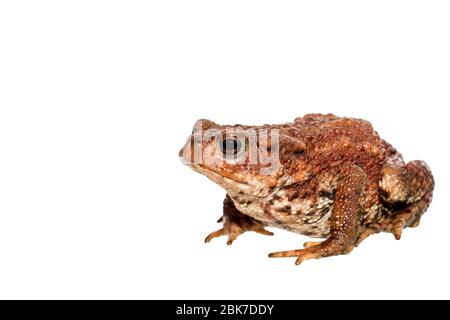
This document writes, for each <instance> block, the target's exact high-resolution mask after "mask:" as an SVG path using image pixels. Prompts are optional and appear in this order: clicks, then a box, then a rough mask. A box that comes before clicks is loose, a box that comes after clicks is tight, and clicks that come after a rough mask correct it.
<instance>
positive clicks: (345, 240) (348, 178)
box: [269, 165, 366, 265]
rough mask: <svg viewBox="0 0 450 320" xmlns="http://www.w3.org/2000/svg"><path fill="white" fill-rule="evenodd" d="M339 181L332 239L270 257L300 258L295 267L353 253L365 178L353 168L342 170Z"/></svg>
mask: <svg viewBox="0 0 450 320" xmlns="http://www.w3.org/2000/svg"><path fill="white" fill-rule="evenodd" d="M339 175H340V179H339V182H338V186H337V189H336V197H335V202H334V204H333V208H332V212H331V217H330V236H329V238H328V239H326V240H325V241H323V242H318V243H311V242H309V243H306V244H305V249H299V250H290V251H282V252H275V253H271V254H269V257H297V261H296V264H297V265H298V264H300V263H302V261H304V260H308V259H319V258H323V257H329V256H334V255H339V254H346V253H349V252H350V251H352V249H353V247H354V244H355V240H356V237H357V235H358V232H359V227H360V221H361V217H362V207H361V200H362V193H363V191H364V189H365V186H366V175H365V173H364V172H363V170H362V169H361V168H359V167H357V166H354V165H345V166H343V167H342V168H340V172H339Z"/></svg>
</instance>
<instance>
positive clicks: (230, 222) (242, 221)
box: [205, 195, 273, 245]
mask: <svg viewBox="0 0 450 320" xmlns="http://www.w3.org/2000/svg"><path fill="white" fill-rule="evenodd" d="M217 222H219V223H220V222H223V227H222V228H221V229H219V230H217V231H214V232H211V233H210V234H209V235H208V236H207V237H206V239H205V242H210V241H211V240H212V239H214V238H216V237H220V236H226V235H228V240H227V244H228V245H231V244H232V243H233V241H234V240H236V238H237V237H238V236H239V235H241V234H242V233H244V232H246V231H254V232H258V233H261V234H264V235H267V236H272V235H273V233H272V232H270V231H267V230H266V229H264V225H263V224H262V223H261V222H258V221H256V220H255V219H253V218H252V217H249V216H247V215H245V214H242V213H240V212H239V210H238V209H237V208H236V207H235V206H234V203H233V200H231V198H230V196H229V195H227V196H226V198H225V200H224V201H223V216H222V218H220V219H219V221H217Z"/></svg>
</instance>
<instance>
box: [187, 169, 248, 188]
mask: <svg viewBox="0 0 450 320" xmlns="http://www.w3.org/2000/svg"><path fill="white" fill-rule="evenodd" d="M192 169H194V170H195V171H197V172H199V173H201V174H203V175H205V176H207V177H209V178H210V179H211V180H213V181H216V182H225V183H231V184H239V185H243V186H248V185H249V184H248V182H246V181H244V180H243V179H239V178H237V177H234V176H233V177H232V176H230V175H228V176H225V175H223V174H222V173H221V172H220V171H218V170H216V169H214V168H208V167H206V166H204V165H203V166H202V165H198V164H194V165H192Z"/></svg>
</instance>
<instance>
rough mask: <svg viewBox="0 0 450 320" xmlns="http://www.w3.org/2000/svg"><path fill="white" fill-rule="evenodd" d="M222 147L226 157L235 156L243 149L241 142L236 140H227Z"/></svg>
mask: <svg viewBox="0 0 450 320" xmlns="http://www.w3.org/2000/svg"><path fill="white" fill-rule="evenodd" d="M220 146H221V149H222V152H223V154H224V155H235V154H238V153H239V152H240V151H241V149H242V143H241V141H239V140H238V139H236V138H229V139H225V140H223V141H222V144H221V145H220Z"/></svg>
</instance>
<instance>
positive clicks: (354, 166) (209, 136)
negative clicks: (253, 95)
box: [179, 114, 434, 264]
mask: <svg viewBox="0 0 450 320" xmlns="http://www.w3.org/2000/svg"><path fill="white" fill-rule="evenodd" d="M179 156H180V157H181V160H182V161H183V163H185V164H186V165H188V166H189V167H191V168H192V169H193V170H195V171H197V172H199V173H201V174H203V175H205V176H206V177H208V178H209V179H210V180H212V181H214V182H215V183H216V184H218V185H219V186H221V187H222V188H223V189H225V191H226V197H225V200H224V203H223V216H222V217H221V218H220V219H219V221H218V222H219V223H223V227H222V228H221V229H219V230H217V231H214V232H212V233H211V234H209V235H208V236H207V237H206V239H205V242H209V241H210V240H211V239H213V238H216V237H219V236H227V238H228V240H227V244H228V245H230V244H231V243H232V242H233V241H234V240H235V239H236V238H237V237H238V236H239V235H240V234H242V233H244V232H246V231H254V232H257V233H260V234H263V235H273V233H272V232H270V231H268V230H266V227H277V228H282V229H285V230H288V231H292V232H296V233H299V234H302V235H306V236H309V237H312V238H323V239H324V240H323V241H314V242H313V241H310V242H306V243H305V244H304V245H303V248H302V249H295V250H289V251H281V252H275V253H271V254H269V257H295V258H296V264H300V263H301V262H302V261H304V260H308V259H319V258H323V257H329V256H334V255H340V254H347V253H349V252H351V251H352V250H353V248H355V247H357V246H358V245H359V244H360V243H361V242H362V241H363V240H364V239H366V238H367V237H368V236H370V235H372V234H375V233H379V232H389V233H392V234H393V235H394V237H395V239H397V240H398V239H400V237H401V235H402V231H403V230H404V229H405V228H407V227H411V228H414V227H417V226H418V225H419V223H420V219H421V216H422V214H423V213H424V212H425V211H426V210H427V208H428V206H429V204H430V202H431V200H432V195H433V188H434V180H433V176H432V173H431V171H430V169H429V167H428V166H427V164H426V163H425V162H423V161H418V160H416V161H411V162H409V163H407V164H405V162H404V160H403V157H402V155H401V154H400V153H399V152H398V151H397V150H396V149H395V148H394V147H393V146H392V145H390V144H389V143H388V142H386V141H385V140H383V139H381V138H380V136H379V135H378V133H377V132H376V131H374V129H373V128H372V125H371V124H370V123H369V122H368V121H365V120H361V119H354V118H346V117H337V116H335V115H332V114H327V115H323V114H308V115H305V116H304V117H300V118H297V119H295V120H294V121H293V122H292V123H286V124H281V125H262V126H244V125H218V124H216V123H214V122H212V121H209V120H198V121H197V122H196V124H195V125H194V128H193V130H192V134H191V135H190V137H189V138H188V140H187V142H186V144H185V146H184V147H183V148H182V150H181V151H180V153H179Z"/></svg>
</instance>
